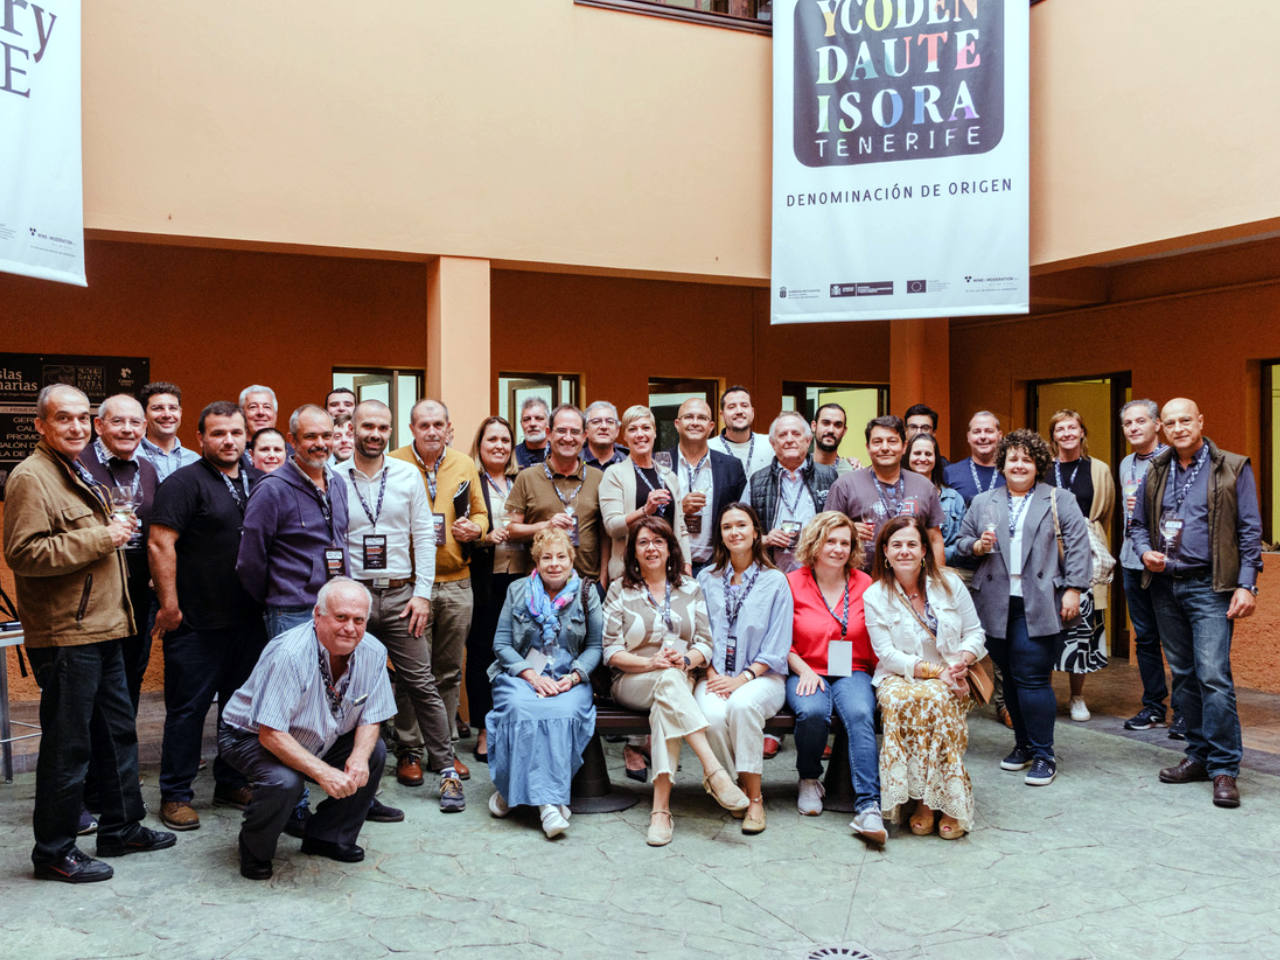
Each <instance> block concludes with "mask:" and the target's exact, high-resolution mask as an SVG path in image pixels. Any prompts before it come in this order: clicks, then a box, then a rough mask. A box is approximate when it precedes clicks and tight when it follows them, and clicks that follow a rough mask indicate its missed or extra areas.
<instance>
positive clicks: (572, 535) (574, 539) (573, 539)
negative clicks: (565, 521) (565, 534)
mask: <svg viewBox="0 0 1280 960" xmlns="http://www.w3.org/2000/svg"><path fill="white" fill-rule="evenodd" d="M578 534H579V531H578V515H577V514H576V513H575V514H573V529H571V530H570V531H569V542H570V543H572V544H573V545H574V546H575V547H576V546H578V544H579V539H580V538H579V535H578Z"/></svg>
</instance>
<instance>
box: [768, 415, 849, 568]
mask: <svg viewBox="0 0 1280 960" xmlns="http://www.w3.org/2000/svg"><path fill="white" fill-rule="evenodd" d="M812 439H813V431H812V430H811V429H810V428H809V422H808V421H807V420H806V419H805V418H804V417H803V416H802V415H801V414H799V413H797V412H796V411H794V410H784V411H783V412H782V413H780V414H778V415H777V416H776V417H774V418H773V423H771V424H770V425H769V443H770V445H771V446H772V447H773V460H772V462H771V463H770V464H769V465H768V466H767V467H761V468H760V469H759V470H757V471H756V472H755V473H753V474H751V478H750V480H749V481H748V483H747V495H748V499H749V500H750V501H751V506H752V507H754V508H755V511H756V513H758V514H759V515H760V522H761V523H762V524H764V527H765V529H766V530H768V531H769V532H768V533H767V534H766V535H765V538H764V543H765V546H766V547H768V548H769V555H770V559H772V560H773V562H774V564H775V565H776V566H777V567H778V569H779V570H781V571H782V572H783V573H790V572H791V571H792V570H795V569H796V568H797V566H798V564H797V563H796V562H795V559H794V557H793V556H792V553H793V551H794V550H795V546H796V544H797V543H798V542H799V539H800V531H801V530H803V529H804V526H805V524H807V523H808V522H809V521H810V520H812V519H813V518H814V516H815V515H816V514H819V513H821V512H822V511H823V510H825V509H826V504H827V492H828V491H829V490H830V489H831V485H832V484H833V483H835V482H836V477H837V476H838V474H837V473H836V468H835V467H828V466H825V465H823V464H821V463H815V462H814V460H813V457H812V456H811V455H810V454H809V442H810V441H811V440H812Z"/></svg>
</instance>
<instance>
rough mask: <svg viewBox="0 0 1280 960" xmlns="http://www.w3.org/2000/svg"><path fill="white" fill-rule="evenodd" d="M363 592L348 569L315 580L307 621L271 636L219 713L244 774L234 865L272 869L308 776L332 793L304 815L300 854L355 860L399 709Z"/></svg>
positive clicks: (257, 874)
mask: <svg viewBox="0 0 1280 960" xmlns="http://www.w3.org/2000/svg"><path fill="white" fill-rule="evenodd" d="M370 606H371V601H370V596H369V591H368V590H366V589H365V588H364V586H363V585H361V584H359V583H357V582H356V581H354V580H351V579H349V578H347V577H335V578H334V579H332V580H330V581H328V582H327V583H326V584H325V585H324V586H323V587H321V588H320V594H319V596H318V597H317V599H316V606H315V611H314V613H313V618H312V620H310V621H308V622H307V623H303V624H299V625H298V626H296V627H293V628H292V629H289V630H286V631H285V632H284V633H282V634H280V635H279V636H278V637H276V638H275V639H274V640H273V641H272V642H271V643H270V644H268V645H267V647H266V649H265V650H263V652H262V656H261V657H260V658H259V659H258V664H257V666H256V667H254V669H253V673H252V674H250V675H249V679H248V680H247V681H245V684H244V686H242V687H241V688H240V689H239V690H237V691H236V692H235V694H234V695H233V696H232V697H231V700H230V702H229V703H228V704H227V705H226V707H225V708H224V710H223V712H222V722H221V724H220V726H219V729H218V747H219V750H220V751H221V752H222V756H223V758H224V759H225V760H226V761H227V762H228V763H230V764H231V765H232V766H233V767H235V768H236V769H238V770H239V771H240V772H241V773H243V774H244V775H245V776H246V777H247V778H248V779H249V782H250V785H251V787H252V790H253V799H252V800H251V801H250V802H249V806H248V808H247V809H246V810H245V814H244V823H243V825H242V826H241V828H240V873H241V875H242V876H245V877H247V878H248V879H250V880H266V879H268V878H269V877H270V876H271V858H272V857H273V856H274V854H275V850H276V841H277V840H279V838H280V833H281V831H283V830H284V826H285V822H286V821H287V820H288V819H289V814H290V813H291V812H292V811H293V809H294V807H295V806H296V804H297V802H298V798H299V797H300V796H301V794H302V788H303V785H304V782H305V781H306V780H311V781H314V782H315V783H317V784H319V785H320V787H321V788H322V789H323V790H324V792H325V793H327V794H328V795H329V799H327V800H325V801H324V802H323V803H321V804H320V805H319V807H317V808H316V812H315V814H314V815H313V816H312V817H311V818H310V819H309V820H308V821H307V827H306V834H305V836H304V837H303V840H302V852H303V853H309V854H318V855H320V856H325V857H329V858H330V859H333V860H341V861H344V862H347V863H354V862H357V861H359V860H363V859H364V850H363V848H361V847H359V846H358V845H357V844H356V838H357V837H358V836H359V834H360V827H361V826H362V825H363V823H364V821H365V817H366V815H367V814H368V812H369V807H370V805H371V804H372V803H373V797H374V794H375V793H376V792H377V790H378V781H379V780H380V779H381V777H382V765H383V761H384V759H385V757H386V748H385V747H384V746H383V743H382V740H381V739H380V738H379V736H378V730H379V724H381V723H382V721H384V720H386V719H388V718H390V717H393V716H395V712H396V705H395V698H394V696H393V695H392V693H391V683H390V681H389V680H388V679H387V668H386V664H387V650H386V647H384V646H383V645H382V644H381V643H380V642H379V641H378V640H377V639H376V638H374V637H373V636H371V635H369V634H366V633H365V622H366V621H367V620H368V617H369V610H370Z"/></svg>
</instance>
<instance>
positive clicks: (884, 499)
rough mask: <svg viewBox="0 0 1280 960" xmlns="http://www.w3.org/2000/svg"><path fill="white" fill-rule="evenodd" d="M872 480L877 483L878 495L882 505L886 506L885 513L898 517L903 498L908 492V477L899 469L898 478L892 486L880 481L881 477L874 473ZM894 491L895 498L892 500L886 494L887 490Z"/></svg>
mask: <svg viewBox="0 0 1280 960" xmlns="http://www.w3.org/2000/svg"><path fill="white" fill-rule="evenodd" d="M871 482H872V483H874V484H875V485H876V496H877V497H879V498H880V505H881V506H882V507H884V515H885V516H886V517H896V516H897V515H898V511H899V510H900V509H902V498H903V495H904V494H906V492H907V478H906V477H905V476H903V474H902V471H901V470H899V471H898V480H897V482H896V483H895V484H894V485H893V486H892V487H886V486H885V485H884V484H883V483H881V482H880V478H879V477H877V476H875V475H874V474H872V476H871ZM889 490H892V491H893V499H892V500H890V499H889V497H888V496H886V491H889Z"/></svg>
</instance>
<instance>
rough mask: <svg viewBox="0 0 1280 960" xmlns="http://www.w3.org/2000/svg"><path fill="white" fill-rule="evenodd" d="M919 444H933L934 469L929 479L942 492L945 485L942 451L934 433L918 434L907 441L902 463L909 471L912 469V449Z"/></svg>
mask: <svg viewBox="0 0 1280 960" xmlns="http://www.w3.org/2000/svg"><path fill="white" fill-rule="evenodd" d="M917 443H931V444H933V469H932V470H930V471H929V479H930V480H932V481H933V485H934V487H935V488H936V489H938V490H941V489H942V488H943V486H944V485H945V481H944V480H943V467H942V451H941V450H939V449H938V438H937V437H935V436H934V435H933V434H932V433H917V434H916V435H915V436H914V437H912V438H911V439H910V440H908V441H907V448H906V449H905V450H903V451H902V462H903V464H905V465H906V468H907V469H908V470H910V469H911V449H912V448H913V447H914V446H915V445H916V444H917Z"/></svg>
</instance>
